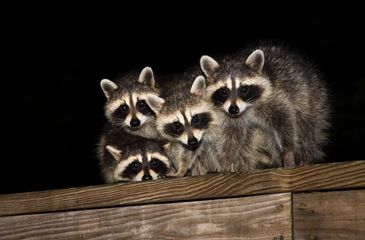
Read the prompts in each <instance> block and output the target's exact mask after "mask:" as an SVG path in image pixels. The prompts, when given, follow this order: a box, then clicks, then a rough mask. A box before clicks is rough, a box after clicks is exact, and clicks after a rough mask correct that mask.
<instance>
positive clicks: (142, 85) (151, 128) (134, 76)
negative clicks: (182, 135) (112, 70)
mask: <svg viewBox="0 0 365 240" xmlns="http://www.w3.org/2000/svg"><path fill="white" fill-rule="evenodd" d="M101 87H102V90H103V92H104V93H105V95H106V97H107V101H106V103H105V106H104V109H105V115H106V117H107V119H108V121H109V122H110V123H111V124H113V125H115V126H119V127H120V128H122V129H123V130H124V131H125V132H128V133H130V134H133V135H137V136H141V137H145V138H148V139H160V136H159V135H158V132H157V131H156V126H155V120H156V117H155V115H153V114H151V115H149V116H148V121H146V122H145V123H144V124H143V125H141V126H140V127H139V128H138V129H132V128H131V127H129V126H126V124H125V123H124V122H123V121H121V120H119V119H118V118H116V117H114V116H113V115H112V114H107V112H108V109H109V107H110V105H111V104H112V103H113V102H115V101H117V100H118V99H121V98H122V96H123V95H126V94H128V95H131V94H132V93H138V94H143V95H149V94H150V95H155V96H156V97H158V96H159V94H160V91H159V89H158V87H156V83H155V79H154V74H153V72H152V69H151V68H150V67H145V68H144V69H143V70H142V71H141V72H138V71H130V72H127V73H124V74H122V75H120V76H118V77H116V78H115V79H114V80H113V81H110V80H105V79H103V80H102V81H101ZM161 100H163V99H159V100H158V101H156V98H153V97H149V98H148V99H147V100H146V101H147V103H148V104H149V105H152V108H153V110H156V109H157V110H159V109H160V108H161V106H162V105H163V101H162V102H161ZM139 120H140V119H139Z"/></svg>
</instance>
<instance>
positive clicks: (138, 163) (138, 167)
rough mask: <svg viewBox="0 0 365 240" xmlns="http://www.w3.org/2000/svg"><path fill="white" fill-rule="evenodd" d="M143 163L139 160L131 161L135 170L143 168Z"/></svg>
mask: <svg viewBox="0 0 365 240" xmlns="http://www.w3.org/2000/svg"><path fill="white" fill-rule="evenodd" d="M141 165H142V164H141V163H140V162H138V161H134V162H133V163H131V167H132V169H133V170H134V171H139V170H140V168H141Z"/></svg>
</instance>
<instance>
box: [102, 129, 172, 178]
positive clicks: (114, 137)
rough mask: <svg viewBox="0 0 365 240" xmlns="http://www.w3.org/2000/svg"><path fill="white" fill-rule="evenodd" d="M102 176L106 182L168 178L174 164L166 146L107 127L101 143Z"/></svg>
mask: <svg viewBox="0 0 365 240" xmlns="http://www.w3.org/2000/svg"><path fill="white" fill-rule="evenodd" d="M98 158H99V164H100V169H101V173H102V175H103V178H104V181H105V182H106V183H113V182H119V181H146V180H155V179H159V178H164V177H165V176H166V174H168V173H169V172H170V171H171V170H173V169H172V168H171V162H170V160H169V158H168V157H167V156H166V154H165V153H164V151H163V147H162V143H159V142H157V141H152V140H148V139H146V138H142V137H139V136H135V135H130V134H127V133H125V132H123V131H122V130H121V129H119V128H117V127H115V126H112V125H107V126H106V127H105V129H104V131H103V133H102V135H101V137H100V140H99V144H98Z"/></svg>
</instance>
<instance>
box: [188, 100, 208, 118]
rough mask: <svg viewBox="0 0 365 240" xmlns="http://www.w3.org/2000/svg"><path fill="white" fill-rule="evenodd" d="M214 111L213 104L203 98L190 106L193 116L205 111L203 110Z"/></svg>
mask: <svg viewBox="0 0 365 240" xmlns="http://www.w3.org/2000/svg"><path fill="white" fill-rule="evenodd" d="M212 111H213V110H212V105H211V104H210V103H208V102H206V101H204V100H201V101H199V103H197V104H195V105H193V106H191V107H189V112H190V114H191V116H194V115H196V114H199V113H203V112H212ZM190 119H191V118H190ZM190 119H189V120H190Z"/></svg>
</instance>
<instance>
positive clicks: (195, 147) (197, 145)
mask: <svg viewBox="0 0 365 240" xmlns="http://www.w3.org/2000/svg"><path fill="white" fill-rule="evenodd" d="M200 143H201V141H200V142H199V143H198V144H196V145H194V146H190V145H186V144H183V146H184V148H186V149H188V150H190V151H195V150H197V149H198V148H199V146H200Z"/></svg>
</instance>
